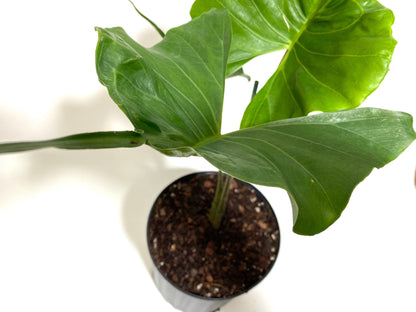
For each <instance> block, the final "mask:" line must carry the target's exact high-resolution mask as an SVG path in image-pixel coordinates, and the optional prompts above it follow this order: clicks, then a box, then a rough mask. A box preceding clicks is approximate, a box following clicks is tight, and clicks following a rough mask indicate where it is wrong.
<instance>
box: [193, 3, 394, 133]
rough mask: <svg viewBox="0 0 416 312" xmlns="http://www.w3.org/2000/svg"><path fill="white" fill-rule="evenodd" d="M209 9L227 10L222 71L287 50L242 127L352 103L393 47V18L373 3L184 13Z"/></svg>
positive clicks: (374, 79) (371, 83)
mask: <svg viewBox="0 0 416 312" xmlns="http://www.w3.org/2000/svg"><path fill="white" fill-rule="evenodd" d="M213 7H216V8H226V9H228V10H229V12H230V17H231V22H232V32H233V40H232V44H231V49H230V57H229V68H228V72H229V73H231V72H233V71H235V70H237V69H238V68H239V67H241V66H242V65H243V64H244V63H246V62H247V61H249V60H250V59H252V58H254V57H256V56H258V55H261V54H265V53H268V52H272V51H276V50H282V49H287V52H286V54H285V57H284V59H283V60H282V62H281V64H280V66H279V67H278V69H277V70H276V72H275V74H274V75H273V76H272V77H271V78H270V80H269V81H268V82H267V84H266V85H265V86H264V87H263V88H262V89H261V90H260V91H259V93H258V94H257V96H256V97H255V98H254V99H253V101H252V102H251V103H250V105H249V106H248V108H247V111H246V113H245V115H244V118H243V121H242V124H241V126H242V128H246V127H250V126H253V125H258V124H262V123H265V122H269V121H273V120H280V119H285V118H291V117H299V116H305V115H307V114H308V113H309V112H312V111H334V110H341V109H349V108H354V107H357V106H359V105H360V104H361V103H362V102H363V100H364V99H365V98H366V97H367V96H368V95H369V94H370V93H371V92H373V91H374V90H375V89H376V88H377V87H378V86H379V84H380V83H381V81H382V80H383V78H384V76H385V75H386V73H387V71H388V66H389V63H390V61H391V57H392V53H393V50H394V47H395V44H396V42H395V40H394V39H393V38H392V36H391V33H392V31H391V25H392V23H393V21H394V16H393V13H392V12H391V11H390V10H388V9H386V8H385V7H383V6H382V5H381V4H380V3H378V2H377V1H375V0H197V1H196V2H195V3H194V5H193V7H192V10H191V15H192V16H193V17H196V16H199V15H200V14H202V13H203V12H205V11H208V10H210V9H211V8H213Z"/></svg>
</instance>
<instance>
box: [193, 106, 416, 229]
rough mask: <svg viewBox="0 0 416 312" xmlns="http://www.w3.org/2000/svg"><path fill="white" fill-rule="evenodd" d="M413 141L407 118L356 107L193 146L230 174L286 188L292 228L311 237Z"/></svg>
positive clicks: (328, 222) (234, 133) (261, 127)
mask: <svg viewBox="0 0 416 312" xmlns="http://www.w3.org/2000/svg"><path fill="white" fill-rule="evenodd" d="M414 139H415V133H414V131H413V128H412V117H411V116H410V115H407V114H404V113H398V112H391V111H386V110H380V109H370V108H363V109H361V108H359V109H354V110H348V111H342V112H332V113H323V114H317V115H312V116H307V117H299V118H293V119H286V120H282V121H275V122H270V123H268V124H263V125H259V126H256V127H252V128H248V129H243V130H240V131H237V132H233V133H230V134H227V135H224V136H222V137H218V138H215V139H211V140H208V141H205V142H202V143H201V144H200V145H198V146H196V147H195V149H196V151H197V152H198V153H199V154H200V155H202V156H203V157H204V158H206V159H207V160H208V161H210V162H211V163H212V164H213V165H214V166H216V167H218V168H219V169H221V170H223V171H225V172H227V173H229V174H230V175H232V176H235V177H237V178H240V179H243V180H245V181H249V182H251V183H256V184H262V185H268V186H276V187H280V188H284V189H286V190H287V191H288V192H289V194H290V196H291V198H292V199H293V200H292V202H293V215H294V231H295V232H297V233H299V234H307V235H312V234H316V233H319V232H321V231H323V230H324V229H326V228H327V227H328V226H329V225H331V224H332V223H333V222H334V221H335V220H336V219H337V218H338V217H339V216H340V214H341V212H342V211H343V209H344V208H345V206H346V205H347V203H348V200H349V198H350V195H351V193H352V191H353V189H354V188H355V187H356V185H357V184H358V183H359V182H361V181H362V180H363V179H364V178H365V177H366V176H367V175H368V174H369V173H370V172H371V171H372V169H373V168H380V167H382V166H384V165H385V164H387V163H388V162H390V161H392V160H393V159H395V158H396V157H397V156H398V155H399V154H400V153H401V152H402V151H403V150H404V149H405V148H406V147H407V146H408V145H409V144H410V143H411V142H412V141H413V140H414Z"/></svg>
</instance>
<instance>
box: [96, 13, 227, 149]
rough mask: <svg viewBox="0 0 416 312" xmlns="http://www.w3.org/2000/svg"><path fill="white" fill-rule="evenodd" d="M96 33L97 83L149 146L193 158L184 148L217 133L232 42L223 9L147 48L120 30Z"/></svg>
mask: <svg viewBox="0 0 416 312" xmlns="http://www.w3.org/2000/svg"><path fill="white" fill-rule="evenodd" d="M97 30H98V32H99V42H98V46H97V52H96V64H97V73H98V76H99V79H100V81H101V82H102V83H103V84H104V85H105V86H106V87H107V88H108V91H109V93H110V95H111V97H112V98H113V100H114V101H115V102H116V103H117V104H118V105H119V106H120V108H121V109H122V110H123V111H124V113H125V114H126V115H127V116H128V118H129V119H130V121H131V122H132V123H133V125H134V126H135V128H136V129H140V130H141V131H143V136H144V137H146V139H148V144H150V145H152V146H153V147H155V148H156V149H158V150H160V151H162V152H165V153H167V154H169V155H180V156H184V155H189V154H190V153H192V152H191V151H190V150H189V149H187V147H188V146H192V145H193V144H195V143H196V142H199V141H201V140H204V139H206V138H208V137H212V136H216V135H218V134H219V133H220V129H221V114H222V103H223V97H224V84H225V69H226V64H227V57H228V50H229V44H230V40H231V38H230V37H231V30H230V22H229V18H228V14H227V12H226V11H225V10H214V11H211V12H209V13H207V14H204V15H202V16H201V17H199V18H197V19H194V20H192V21H191V22H189V23H187V24H185V25H182V26H180V27H178V28H174V29H172V30H170V31H169V32H167V34H166V36H165V38H164V39H163V40H162V41H161V42H160V43H159V44H157V45H155V46H153V47H152V48H144V47H142V46H141V45H139V44H138V43H136V42H135V41H134V40H133V39H131V38H130V37H129V36H128V35H127V34H126V33H125V32H124V30H123V29H121V28H111V29H101V28H97ZM184 149H185V152H184Z"/></svg>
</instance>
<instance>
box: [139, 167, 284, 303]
mask: <svg viewBox="0 0 416 312" xmlns="http://www.w3.org/2000/svg"><path fill="white" fill-rule="evenodd" d="M210 174H215V175H218V171H198V172H193V173H189V174H185V175H183V176H181V177H179V178H177V179H176V180H174V181H173V182H170V183H169V184H168V185H167V186H166V187H165V188H163V190H162V191H161V192H160V193H159V195H158V196H157V197H156V199H155V201H154V202H153V204H152V208H151V209H150V212H149V217H148V219H147V225H146V245H147V250H148V252H149V254H150V258H151V259H152V264H153V267H154V268H155V269H156V270H157V271H158V273H159V274H160V275H161V276H162V277H163V278H164V280H165V281H167V282H168V283H169V284H170V285H171V286H173V287H174V288H176V289H177V290H179V291H180V292H182V293H184V294H186V295H189V296H191V297H194V298H196V299H200V300H206V301H229V300H230V299H233V298H236V297H238V296H241V295H243V294H246V293H248V292H249V291H250V290H252V289H253V288H254V287H256V286H257V285H258V284H259V283H260V282H262V281H263V280H264V279H265V278H266V276H268V275H269V273H270V272H271V271H272V268H273V267H274V265H275V263H276V262H277V257H278V255H279V251H280V245H281V235H280V226H279V223H278V220H277V217H276V214H275V212H274V209H273V207H272V205H270V203H269V202H268V200H267V199H266V197H265V196H264V195H263V194H262V193H261V192H260V191H259V190H258V189H257V188H256V187H255V186H254V185H253V184H251V183H248V182H245V181H242V180H239V179H237V178H234V179H237V180H238V181H240V182H241V183H243V184H246V185H248V186H250V187H251V188H252V189H253V190H254V191H255V192H256V195H257V196H259V198H260V199H261V200H262V201H264V202H266V203H268V204H269V206H270V208H271V209H270V210H271V213H272V215H273V217H274V219H275V220H276V225H277V230H278V241H279V245H278V246H277V250H276V259H275V260H274V261H273V263H272V264H271V265H270V267H269V269H268V271H267V272H266V274H265V275H263V277H262V278H261V279H259V280H258V281H257V282H255V283H254V284H252V285H250V287H248V288H247V289H245V291H244V292H241V293H238V294H234V295H232V296H228V297H205V296H201V295H198V294H195V293H192V292H189V291H187V290H184V289H182V288H180V287H179V286H178V285H176V284H175V283H174V282H172V281H171V280H170V279H169V278H167V277H165V276H164V275H163V273H162V272H161V271H160V269H159V267H158V266H157V265H156V263H155V260H154V259H153V257H152V253H151V250H150V245H149V224H150V216H151V215H152V212H153V210H154V206H155V205H156V202H157V200H158V198H159V196H160V195H161V194H162V193H163V192H165V191H166V190H167V189H168V188H169V187H170V186H171V185H172V184H175V183H178V182H179V181H180V180H182V179H189V178H191V177H193V176H198V175H210Z"/></svg>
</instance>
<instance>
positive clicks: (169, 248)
mask: <svg viewBox="0 0 416 312" xmlns="http://www.w3.org/2000/svg"><path fill="white" fill-rule="evenodd" d="M216 183H217V174H216V173H214V174H203V175H197V176H195V175H193V176H192V175H191V176H187V177H186V181H181V182H176V183H174V184H172V185H170V186H169V187H168V188H166V189H165V190H164V191H163V192H162V194H161V196H160V197H159V198H158V200H157V202H156V203H155V206H154V207H153V210H152V212H151V218H150V221H149V227H148V242H149V249H150V253H151V255H152V258H153V259H154V260H153V261H154V263H155V265H156V266H157V267H158V268H159V270H160V272H162V274H163V275H164V276H165V277H167V278H168V279H169V280H170V281H171V282H173V283H174V284H176V285H177V286H178V287H179V288H181V289H183V290H185V291H187V292H190V293H194V294H197V295H200V296H204V297H213V298H221V297H229V296H234V295H238V294H241V293H244V292H246V291H247V290H248V289H250V288H251V287H252V286H254V285H255V284H256V283H258V282H259V280H261V279H262V278H263V277H264V275H265V274H267V273H268V271H269V270H270V269H271V266H272V265H273V263H274V262H275V260H276V257H277V253H278V250H279V243H280V233H279V228H278V224H277V221H276V218H275V215H274V213H273V212H272V210H271V207H270V205H269V204H268V203H267V202H264V201H263V200H262V198H261V197H259V196H257V193H256V192H255V190H254V189H253V188H252V187H251V186H250V185H248V184H246V183H244V182H241V181H239V180H236V179H234V180H233V182H232V183H231V186H230V188H231V189H230V195H229V200H228V205H227V212H226V214H225V215H224V218H223V221H222V225H221V228H220V229H219V230H218V231H216V230H214V229H213V228H212V226H211V224H210V223H209V220H208V217H207V215H208V211H209V208H210V205H211V202H212V200H213V198H214V194H215V187H216Z"/></svg>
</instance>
